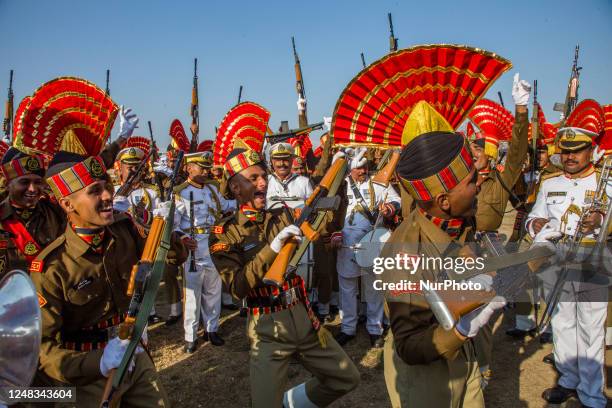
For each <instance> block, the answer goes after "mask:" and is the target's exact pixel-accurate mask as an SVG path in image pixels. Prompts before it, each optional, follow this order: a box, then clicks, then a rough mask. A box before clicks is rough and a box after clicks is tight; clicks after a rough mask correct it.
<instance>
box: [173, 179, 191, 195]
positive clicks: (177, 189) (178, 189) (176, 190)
mask: <svg viewBox="0 0 612 408" xmlns="http://www.w3.org/2000/svg"><path fill="white" fill-rule="evenodd" d="M187 186H189V183H188V182H187V181H183V182H182V183H181V184H179V185H178V186H174V190H173V191H174V193H176V194H178V193H180V192H181V191H183V190H184V189H186V188H187Z"/></svg>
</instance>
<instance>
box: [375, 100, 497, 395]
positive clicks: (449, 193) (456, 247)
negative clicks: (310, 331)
mask: <svg viewBox="0 0 612 408" xmlns="http://www.w3.org/2000/svg"><path fill="white" fill-rule="evenodd" d="M425 109H426V110H428V111H429V112H430V113H429V114H428V115H424V116H429V117H437V119H436V120H433V119H432V121H431V123H436V121H439V120H443V119H442V118H441V117H440V115H439V114H437V112H435V110H434V109H433V108H432V107H430V105H428V104H425ZM415 110H416V108H415ZM409 120H410V119H409ZM429 127H431V126H430V125H427V124H425V126H424V127H421V129H424V128H425V129H427V130H430V131H427V130H423V131H422V133H420V135H419V136H416V137H415V138H414V139H413V140H411V141H410V142H409V143H408V145H407V146H406V147H405V148H404V150H403V151H402V155H401V157H400V162H399V163H398V166H397V174H398V176H399V178H400V182H401V186H402V188H403V189H406V190H407V192H409V193H410V195H411V196H412V197H413V198H414V199H415V201H416V203H417V208H416V210H415V211H413V212H412V213H411V214H410V216H409V217H408V218H406V219H404V221H403V222H402V224H401V225H400V226H399V227H398V228H397V229H396V230H395V231H394V233H393V234H392V235H391V237H390V238H389V240H388V241H387V244H386V245H385V247H384V248H383V251H382V252H381V255H380V256H381V257H382V258H386V257H389V258H394V257H395V256H396V254H398V253H406V254H424V255H426V256H428V257H449V256H450V257H455V256H461V257H474V253H473V252H472V251H471V250H470V249H469V248H467V247H464V244H465V243H467V242H469V241H471V240H472V239H473V232H472V229H471V227H470V226H469V225H467V224H468V222H467V220H468V219H470V217H471V216H473V214H474V210H475V208H474V204H475V196H476V194H477V191H478V188H477V186H476V180H477V177H478V174H477V172H476V169H475V168H474V166H473V161H472V157H471V154H470V152H469V149H468V147H467V144H466V143H465V140H464V139H463V137H462V136H460V135H457V134H454V133H451V132H449V131H437V130H436V129H435V128H433V129H429ZM439 174H446V175H447V176H446V177H444V178H442V177H438V175H439ZM439 272H442V271H434V270H431V269H423V268H418V269H416V270H415V271H414V275H410V274H407V273H406V271H405V270H400V269H387V270H385V271H384V272H383V275H382V278H383V279H382V280H383V282H387V283H391V282H399V281H400V280H401V279H406V277H407V276H409V278H408V279H410V280H411V281H414V282H418V281H419V280H420V279H427V280H429V281H438V280H439V279H440V276H439ZM411 273H412V271H411ZM447 273H448V274H449V275H450V276H448V277H447V278H448V279H457V278H458V276H456V275H455V276H453V275H454V272H453V271H452V270H451V271H448V272H447ZM451 274H452V275H451ZM385 300H386V301H387V305H388V308H389V314H390V320H391V330H392V334H393V336H389V338H388V339H387V344H386V345H385V380H386V382H387V388H388V390H389V394H390V396H391V399H392V403H393V405H394V406H402V407H404V406H405V407H421V406H432V407H461V406H484V399H483V395H482V389H481V386H480V381H481V374H480V370H479V365H478V362H477V357H476V349H475V344H474V338H475V337H476V335H477V334H478V332H479V330H480V329H481V328H482V327H484V326H485V325H486V324H487V322H488V320H489V318H490V317H491V315H492V314H493V313H494V312H495V310H497V309H499V308H501V307H502V306H503V304H504V302H503V301H500V302H491V303H489V304H488V305H486V306H484V307H482V308H480V309H477V310H475V311H473V312H471V313H469V314H467V315H465V316H464V317H462V318H461V319H460V320H459V322H458V324H457V326H456V327H455V328H453V329H451V330H448V331H447V330H445V329H443V328H442V327H441V326H440V325H439V324H438V322H437V321H436V319H435V317H434V315H433V312H432V311H431V309H430V307H429V305H428V303H427V302H426V300H425V298H424V296H423V294H422V293H421V292H420V290H417V291H414V292H394V291H385Z"/></svg>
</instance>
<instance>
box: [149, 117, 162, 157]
mask: <svg viewBox="0 0 612 408" xmlns="http://www.w3.org/2000/svg"><path fill="white" fill-rule="evenodd" d="M147 123H148V125H149V138H150V139H151V149H150V151H149V153H152V155H150V156H152V157H153V161H154V162H156V161H157V160H159V157H157V143H155V138H154V137H153V127H152V126H151V121H150V120H149V121H148V122H147Z"/></svg>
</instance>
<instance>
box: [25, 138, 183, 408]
mask: <svg viewBox="0 0 612 408" xmlns="http://www.w3.org/2000/svg"><path fill="white" fill-rule="evenodd" d="M67 145H71V144H70V143H67ZM72 145H74V144H72ZM47 183H48V184H49V186H50V187H51V190H52V191H53V194H54V195H55V198H56V199H57V201H58V203H59V205H60V206H61V208H62V209H63V211H64V212H65V213H66V215H67V218H68V225H67V226H66V228H65V231H64V233H63V235H61V236H60V237H59V238H58V239H56V240H55V241H54V242H52V243H51V244H50V245H49V246H47V247H46V248H45V249H44V250H43V251H42V252H41V253H40V254H39V256H38V257H37V259H36V260H34V262H32V266H31V268H30V271H31V276H32V280H33V281H34V285H35V287H36V290H37V291H38V296H39V303H40V306H41V314H42V345H41V352H40V363H39V370H40V371H39V372H38V374H37V380H36V384H37V385H45V386H68V385H70V386H76V387H77V390H76V406H78V407H97V406H98V405H99V403H100V400H101V397H102V392H103V390H104V385H105V383H106V380H107V377H108V376H109V374H110V372H111V369H113V368H116V367H118V366H119V363H120V361H121V358H122V357H123V354H124V353H125V350H126V348H127V344H128V343H129V341H127V340H120V339H118V338H117V337H114V336H116V333H117V330H116V326H117V325H118V324H120V323H121V322H122V321H123V319H124V317H125V314H126V312H127V309H128V306H129V303H130V297H129V296H127V294H126V290H127V286H128V282H129V279H130V272H131V269H132V266H133V265H134V264H136V263H137V262H138V260H139V259H140V256H141V254H142V251H143V248H144V243H145V239H144V237H142V236H141V235H140V234H139V232H138V230H137V229H136V227H135V225H134V224H133V222H132V220H131V219H130V218H129V217H128V216H127V215H125V214H123V213H118V212H114V211H113V205H112V203H113V201H112V198H113V186H112V184H111V181H110V179H109V177H108V175H107V174H106V168H105V166H104V163H103V161H102V159H101V158H100V157H99V156H91V157H85V156H81V155H79V154H75V153H70V152H66V151H60V152H58V153H57V154H56V155H55V156H54V158H53V160H52V161H51V163H50V166H49V170H48V172H47ZM173 247H174V248H175V249H178V250H179V253H180V256H179V255H177V252H176V251H173V252H171V253H169V255H168V256H169V258H172V257H177V258H180V259H178V261H179V262H182V261H184V259H185V253H184V251H183V250H182V249H183V247H182V245H181V244H180V243H179V242H178V240H174V243H173ZM134 361H135V367H134V368H133V370H131V372H130V373H128V374H127V375H126V378H125V380H124V383H123V384H124V387H123V388H122V389H121V390H120V394H121V396H120V399H121V400H122V404H126V405H128V406H133V407H151V406H156V407H165V406H168V400H167V397H166V394H165V392H164V390H163V387H162V386H161V383H160V381H159V378H158V376H157V372H156V370H155V367H154V365H153V362H152V361H151V358H150V357H149V356H148V355H147V353H139V354H137V355H136V356H135V357H134Z"/></svg>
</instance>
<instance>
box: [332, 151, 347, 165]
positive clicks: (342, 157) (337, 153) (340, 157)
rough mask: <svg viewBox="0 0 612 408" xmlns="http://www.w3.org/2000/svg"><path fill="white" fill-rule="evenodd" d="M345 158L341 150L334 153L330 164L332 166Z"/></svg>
mask: <svg viewBox="0 0 612 408" xmlns="http://www.w3.org/2000/svg"><path fill="white" fill-rule="evenodd" d="M345 157H346V154H344V152H343V151H342V150H340V151H338V152H336V154H334V157H333V158H332V164H334V162H335V161H336V160H338V159H344V158H345Z"/></svg>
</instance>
